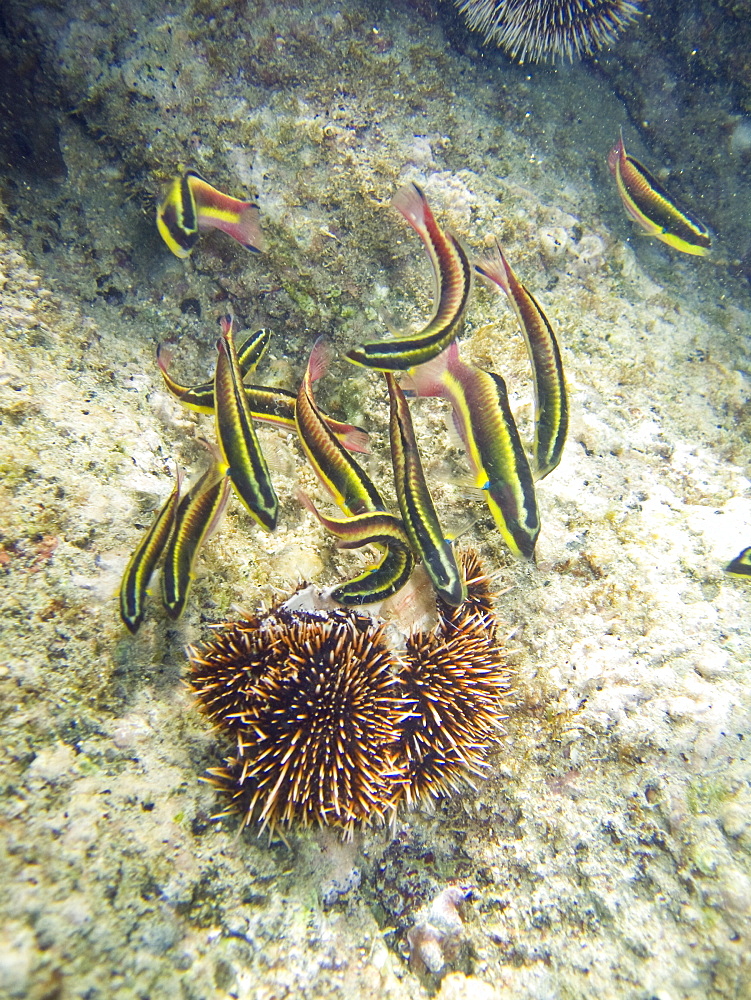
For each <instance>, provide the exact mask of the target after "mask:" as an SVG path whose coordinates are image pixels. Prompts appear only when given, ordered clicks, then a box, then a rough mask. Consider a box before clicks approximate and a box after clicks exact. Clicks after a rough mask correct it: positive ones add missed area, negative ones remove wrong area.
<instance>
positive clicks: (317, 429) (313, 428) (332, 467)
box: [295, 339, 386, 514]
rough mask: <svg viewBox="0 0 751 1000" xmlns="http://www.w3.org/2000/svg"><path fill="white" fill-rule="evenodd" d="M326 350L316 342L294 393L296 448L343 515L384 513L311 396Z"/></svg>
mask: <svg viewBox="0 0 751 1000" xmlns="http://www.w3.org/2000/svg"><path fill="white" fill-rule="evenodd" d="M328 361H329V348H328V347H327V345H326V344H325V342H324V341H323V340H321V339H319V340H317V341H316V343H315V345H314V347H313V350H312V351H311V353H310V358H309V360H308V367H307V369H306V371H305V375H304V377H303V380H302V384H301V385H300V390H299V392H298V393H297V402H296V406H295V421H296V424H297V433H298V437H299V439H300V445H301V446H302V450H303V451H304V452H305V456H306V458H307V459H308V461H309V462H310V464H311V466H312V468H313V471H314V472H315V473H316V475H317V476H318V478H319V479H320V481H321V483H322V484H323V486H325V487H326V489H327V490H328V491H329V493H330V494H331V495H332V497H333V498H334V500H335V501H336V503H337V506H338V507H340V508H341V510H343V511H344V513H345V514H363V513H365V511H375V510H385V509H386V505H385V503H384V502H383V499H382V497H381V494H380V493H379V492H378V490H377V489H376V486H375V484H374V483H373V481H372V480H371V479H370V477H369V476H368V475H367V473H366V472H365V471H364V470H363V469H362V468H361V467H360V466H359V465H358V463H357V462H356V461H355V460H354V458H352V456H351V455H350V454H348V452H347V451H346V450H345V449H344V448H343V447H342V445H341V444H340V442H339V440H338V439H337V437H336V436H335V435H334V433H333V431H332V430H331V428H330V427H329V425H328V424H327V423H326V421H325V420H324V418H323V414H322V413H321V411H320V410H319V409H318V406H317V404H316V401H315V397H314V396H313V383H314V382H316V381H317V380H318V379H319V378H320V377H321V376H322V375H323V373H324V372H325V371H326V368H327V366H328Z"/></svg>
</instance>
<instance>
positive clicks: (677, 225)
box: [608, 132, 712, 257]
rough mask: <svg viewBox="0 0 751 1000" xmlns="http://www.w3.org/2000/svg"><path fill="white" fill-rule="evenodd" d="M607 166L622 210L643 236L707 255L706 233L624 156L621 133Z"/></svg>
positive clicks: (638, 165)
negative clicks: (642, 231)
mask: <svg viewBox="0 0 751 1000" xmlns="http://www.w3.org/2000/svg"><path fill="white" fill-rule="evenodd" d="M608 166H609V168H610V172H611V174H612V175H613V177H614V178H615V183H616V186H617V188H618V194H619V195H620V196H621V201H622V202H623V207H624V208H625V209H626V212H627V213H628V215H629V216H630V217H631V218H632V219H633V220H634V221H635V222H638V224H639V225H640V226H641V228H642V229H643V230H644V232H645V233H647V234H648V235H649V236H656V237H657V239H658V240H662V242H663V243H667V244H668V246H671V247H673V248H674V249H676V250H680V251H681V252H682V253H688V254H693V255H695V256H698V257H704V256H706V254H708V253H709V250H710V247H711V243H712V239H711V234H710V232H709V229H708V228H707V227H706V226H705V225H704V223H703V222H700V221H699V220H698V219H697V218H696V216H695V215H693V214H692V213H691V212H689V211H688V210H687V209H685V208H683V206H682V205H680V204H679V202H678V201H676V199H675V198H673V197H672V195H670V194H668V192H667V191H666V190H665V188H664V187H663V186H662V185H661V184H660V182H659V181H658V180H657V179H656V178H655V177H653V176H652V174H651V173H650V172H649V171H648V170H647V168H646V167H645V166H644V165H643V164H641V163H640V162H639V161H638V160H636V159H634V157H633V156H629V155H628V154H627V153H626V147H625V146H624V144H623V132H621V134H620V137H619V139H618V142H616V144H615V145H614V146H613V148H612V149H611V150H610V153H609V154H608Z"/></svg>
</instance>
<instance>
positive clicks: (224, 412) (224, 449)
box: [214, 317, 279, 531]
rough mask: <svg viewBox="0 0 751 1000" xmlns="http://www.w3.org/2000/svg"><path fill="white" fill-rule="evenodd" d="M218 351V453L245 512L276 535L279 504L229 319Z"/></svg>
mask: <svg viewBox="0 0 751 1000" xmlns="http://www.w3.org/2000/svg"><path fill="white" fill-rule="evenodd" d="M217 351H218V355H217V361H216V371H215V374H214V418H215V424H216V436H217V441H218V442H219V450H220V452H221V455H222V458H223V459H224V461H225V463H226V464H227V467H228V474H229V478H230V480H231V482H232V486H233V488H234V490H235V493H236V494H237V496H238V497H239V499H240V500H241V502H242V503H243V505H244V506H245V508H246V510H247V511H248V513H249V514H250V515H251V517H252V518H253V519H254V520H255V521H256V522H257V523H258V524H260V525H261V527H262V528H265V529H266V530H267V531H273V530H274V528H275V527H276V519H277V514H278V510H279V501H278V499H277V495H276V491H275V490H274V486H273V484H272V482H271V476H270V475H269V469H268V465H267V464H266V459H265V458H264V456H263V452H262V451H261V446H260V444H259V443H258V437H257V436H256V432H255V428H254V427H253V416H252V413H251V410H250V406H249V405H248V398H247V396H246V394H245V386H244V385H243V380H242V372H241V370H240V364H239V361H238V358H237V352H236V350H235V345H234V341H233V339H232V322H231V319H230V318H229V317H225V318H224V321H223V323H222V337H221V339H220V340H219V341H218V343H217Z"/></svg>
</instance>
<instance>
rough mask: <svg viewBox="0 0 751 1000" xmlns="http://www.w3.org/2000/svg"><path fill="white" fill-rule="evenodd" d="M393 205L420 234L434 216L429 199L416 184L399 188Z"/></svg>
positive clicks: (392, 201)
mask: <svg viewBox="0 0 751 1000" xmlns="http://www.w3.org/2000/svg"><path fill="white" fill-rule="evenodd" d="M391 204H392V205H393V206H394V208H395V209H396V210H397V212H401V214H402V215H403V216H404V218H405V219H406V220H407V222H408V223H409V224H410V226H412V228H413V229H416V230H417V231H418V232H419V231H420V230H424V229H425V225H426V222H427V220H428V219H429V218H430V217H431V216H432V212H431V211H430V206H429V205H428V200H427V198H426V197H425V195H424V194H423V192H422V191H421V189H420V188H419V187H418V186H417V185H416V184H414V183H412V184H405V185H404V187H401V188H399V190H398V191H397V192H396V194H395V195H394V197H393V198H392V199H391Z"/></svg>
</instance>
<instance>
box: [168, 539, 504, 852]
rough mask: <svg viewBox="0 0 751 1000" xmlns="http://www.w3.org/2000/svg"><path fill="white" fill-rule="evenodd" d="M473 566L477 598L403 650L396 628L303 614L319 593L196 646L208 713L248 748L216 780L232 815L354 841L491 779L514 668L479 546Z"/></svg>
mask: <svg viewBox="0 0 751 1000" xmlns="http://www.w3.org/2000/svg"><path fill="white" fill-rule="evenodd" d="M460 561H461V568H462V573H463V575H464V578H465V580H466V583H467V592H468V593H467V600H466V601H465V602H464V604H463V605H462V606H461V607H459V608H454V607H451V606H449V605H447V604H445V603H444V602H442V601H440V600H439V601H438V602H437V613H438V623H437V625H436V627H435V628H434V629H433V630H432V631H430V632H418V633H414V634H412V635H410V636H409V637H408V638H407V639H406V645H405V648H404V650H403V651H401V652H400V653H398V654H397V653H396V652H394V651H393V650H392V648H391V647H390V646H389V645H388V643H387V641H386V638H385V625H384V624H379V623H378V622H376V621H374V620H373V619H372V618H371V617H369V616H367V615H364V614H361V613H358V612H355V611H354V610H351V609H339V610H335V611H330V610H328V611H315V610H303V609H304V608H305V607H306V606H307V605H306V603H305V600H301V598H302V596H303V594H305V593H306V592H305V591H303V594H301V595H300V597H295V598H293V599H291V600H290V601H289V602H285V603H282V604H280V605H277V606H276V607H274V608H272V609H271V610H270V611H268V612H267V613H266V614H265V615H258V616H253V617H248V618H245V619H242V620H240V621H237V622H227V623H225V624H223V625H220V626H218V627H217V628H216V630H215V633H214V636H213V637H212V639H211V640H210V641H208V642H206V643H204V644H203V645H201V646H198V647H195V648H192V647H191V648H189V649H188V657H189V660H190V678H189V682H190V685H191V687H192V688H193V690H194V691H195V693H196V695H197V699H198V704H199V706H200V707H201V709H202V711H203V712H204V713H205V714H206V715H208V717H209V718H210V719H211V720H212V721H213V722H214V723H215V725H216V726H217V728H218V729H222V730H224V731H225V732H226V733H228V734H229V735H231V736H232V737H233V738H234V739H235V740H236V746H237V749H236V751H235V753H234V755H233V756H231V757H228V758H227V759H226V760H225V766H224V767H221V768H215V769H213V770H211V771H210V772H209V774H210V778H209V779H207V780H209V781H210V782H211V783H212V784H214V785H215V786H216V787H218V788H219V789H220V790H221V791H223V792H224V793H225V794H227V795H228V796H229V798H230V805H229V807H228V809H227V810H226V811H227V812H240V813H241V814H242V815H243V825H246V824H249V823H251V822H252V821H253V820H257V821H258V822H259V823H260V824H261V828H262V829H263V828H264V827H268V828H269V829H270V830H271V831H273V830H274V829H275V828H276V827H277V826H286V825H288V824H290V823H292V822H294V821H297V822H300V823H301V824H303V825H310V824H315V823H317V824H320V825H327V826H338V827H340V828H341V829H342V830H343V831H344V834H345V836H349V835H351V833H352V831H353V829H354V827H355V826H356V825H363V824H366V823H368V822H370V821H371V820H372V819H373V818H377V819H384V818H386V816H388V815H389V814H391V815H393V812H394V810H395V809H396V807H397V806H398V804H399V802H405V803H406V804H407V805H413V804H415V803H417V802H419V801H420V800H423V799H426V798H431V797H434V796H441V795H445V794H448V793H449V792H450V790H451V789H454V788H458V787H459V786H460V785H461V784H462V783H463V782H465V781H469V780H470V779H471V776H472V775H473V774H482V773H483V771H484V768H485V757H486V755H487V752H488V750H489V747H490V746H491V744H492V743H493V742H494V739H495V738H496V737H497V735H498V734H499V733H500V723H501V720H502V719H503V718H504V717H505V716H504V711H503V710H504V704H505V696H506V694H507V691H508V687H509V673H510V672H509V670H508V668H507V667H506V664H505V658H504V651H503V644H502V642H501V641H499V637H498V635H497V632H498V625H497V621H496V617H495V611H494V604H495V594H494V592H493V588H492V580H491V578H490V577H489V576H488V575H487V574H486V573H485V571H484V569H483V566H482V563H481V561H480V559H479V557H478V555H477V553H476V552H474V551H473V550H466V551H465V552H463V553H462V554H461V559H460ZM314 603H315V602H314Z"/></svg>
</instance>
